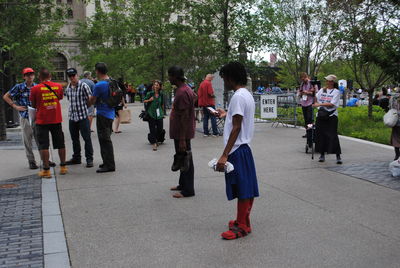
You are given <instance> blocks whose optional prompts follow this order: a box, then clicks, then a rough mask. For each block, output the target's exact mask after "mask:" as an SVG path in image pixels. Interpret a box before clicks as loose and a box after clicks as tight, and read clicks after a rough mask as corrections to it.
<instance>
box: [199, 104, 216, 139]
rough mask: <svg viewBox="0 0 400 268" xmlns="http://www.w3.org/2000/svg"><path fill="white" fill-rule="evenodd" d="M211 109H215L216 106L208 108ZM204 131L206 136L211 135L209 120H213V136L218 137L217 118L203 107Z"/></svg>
mask: <svg viewBox="0 0 400 268" xmlns="http://www.w3.org/2000/svg"><path fill="white" fill-rule="evenodd" d="M208 107H211V108H214V109H215V106H208ZM203 115H204V117H203V130H204V135H210V132H209V131H208V119H211V127H212V131H213V135H216V136H218V134H219V133H218V129H217V119H216V118H215V116H214V115H213V114H212V113H211V112H210V111H209V110H208V109H207V107H203Z"/></svg>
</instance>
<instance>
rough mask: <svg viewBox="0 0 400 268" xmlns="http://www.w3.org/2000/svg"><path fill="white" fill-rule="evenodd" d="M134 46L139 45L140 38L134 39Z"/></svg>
mask: <svg viewBox="0 0 400 268" xmlns="http://www.w3.org/2000/svg"><path fill="white" fill-rule="evenodd" d="M135 46H137V47H138V46H140V38H136V39H135Z"/></svg>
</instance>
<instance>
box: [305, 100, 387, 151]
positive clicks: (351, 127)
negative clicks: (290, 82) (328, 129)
mask: <svg viewBox="0 0 400 268" xmlns="http://www.w3.org/2000/svg"><path fill="white" fill-rule="evenodd" d="M338 111H339V129H338V132H339V134H340V135H344V136H349V137H353V138H358V139H363V140H368V141H373V142H377V143H382V144H389V142H390V134H391V131H392V129H391V128H388V127H386V126H385V125H384V124H383V116H384V114H385V111H384V110H382V109H381V108H380V107H379V106H374V107H373V113H372V119H368V107H367V106H361V107H346V108H339V110H338ZM315 112H316V110H315ZM297 116H298V120H299V121H298V125H300V126H304V118H303V112H302V111H301V107H299V108H298V109H297Z"/></svg>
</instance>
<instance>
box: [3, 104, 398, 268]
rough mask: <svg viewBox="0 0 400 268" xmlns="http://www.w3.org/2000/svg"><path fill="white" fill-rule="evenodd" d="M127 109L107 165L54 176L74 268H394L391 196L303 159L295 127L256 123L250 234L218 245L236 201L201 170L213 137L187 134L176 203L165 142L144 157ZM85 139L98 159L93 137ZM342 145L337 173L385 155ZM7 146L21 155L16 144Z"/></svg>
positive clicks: (137, 124)
mask: <svg viewBox="0 0 400 268" xmlns="http://www.w3.org/2000/svg"><path fill="white" fill-rule="evenodd" d="M63 104H64V106H65V108H66V103H65V102H64V103H63ZM131 109H132V111H133V122H132V124H130V125H122V128H121V130H122V133H121V134H117V135H113V137H112V138H113V141H114V146H115V152H116V162H117V172H115V173H112V174H101V175H98V174H96V173H95V169H87V168H85V167H84V166H83V165H82V166H74V167H71V168H70V174H69V175H67V176H64V177H61V178H60V177H59V178H58V181H57V186H58V192H59V196H60V202H61V211H62V216H63V221H64V228H65V232H66V237H67V242H68V250H69V255H70V259H71V263H72V266H73V267H363V268H364V267H398V263H400V255H399V254H398V253H399V252H400V228H399V222H400V206H399V204H400V191H397V190H394V189H391V188H388V187H384V186H381V185H377V184H375V183H371V182H369V181H366V180H363V179H359V178H356V177H357V176H353V175H352V176H348V175H345V174H346V173H345V172H344V171H343V170H336V168H337V167H336V164H335V161H334V157H328V160H327V162H326V163H323V164H320V163H318V162H317V161H316V160H314V161H312V160H311V157H310V156H309V155H305V154H304V140H302V139H301V138H300V137H301V135H302V134H303V131H301V130H298V129H290V128H282V127H279V128H271V125H270V124H257V125H256V132H255V138H254V141H253V144H252V149H253V153H254V156H255V160H256V166H257V172H258V178H259V186H260V193H261V197H260V198H258V199H256V201H255V205H254V210H253V213H252V223H253V233H252V234H251V235H249V236H248V237H246V238H244V239H240V240H237V241H224V240H221V239H220V237H219V234H220V233H221V232H223V231H225V230H226V228H227V226H226V225H227V223H228V221H229V220H230V219H233V218H234V216H235V208H236V203H235V202H228V201H227V200H226V196H225V185H224V178H223V175H222V174H219V173H215V172H213V171H212V170H211V169H209V168H208V167H207V163H208V161H209V160H211V159H212V158H214V157H217V156H219V155H220V153H221V151H222V138H211V137H210V138H203V137H202V135H197V137H196V139H195V140H194V141H193V154H194V160H195V187H196V196H195V197H193V198H190V199H182V200H176V199H173V198H172V197H171V192H170V191H169V187H171V186H174V185H176V183H177V178H178V174H176V173H173V172H171V171H170V165H171V162H172V154H173V145H172V142H171V141H169V140H167V142H166V144H165V145H163V146H161V147H160V148H159V151H157V152H153V151H152V150H151V146H150V145H148V144H147V133H148V127H147V125H146V124H145V123H143V122H141V121H139V120H138V118H137V116H138V114H139V111H140V107H139V106H138V105H134V106H131ZM64 110H65V109H64ZM167 122H168V120H165V123H166V129H168V126H167ZM64 131H65V134H66V137H67V138H68V130H67V128H66V127H64ZM93 141H94V142H93V144H94V145H95V165H98V164H100V163H101V160H100V154H99V148H98V141H97V135H96V133H94V134H93ZM341 144H342V149H343V152H344V155H343V160H344V163H345V165H344V168H345V167H347V166H352V165H353V166H354V165H361V164H366V163H374V162H376V160H377V159H379V161H380V162H387V163H388V162H390V160H391V159H392V157H393V152H392V151H391V150H388V149H387V148H384V147H381V146H374V145H368V144H363V143H358V142H354V141H350V140H345V139H341ZM67 146H68V148H71V143H70V141H69V138H68V140H67ZM9 152H12V153H15V152H17V151H8V152H7V154H8V153H9ZM4 153H5V151H0V154H2V159H3V158H4ZM17 153H19V154H18V155H19V156H20V157H21V159H22V156H23V151H19V152H17ZM70 155H71V151H70V150H69V152H68V156H70ZM6 163H8V164H9V166H8V169H7V172H6V174H10V173H11V174H14V173H18V172H19V173H23V172H22V171H21V169H22V167H21V166H18V165H17V164H15V161H14V162H13V163H12V164H11V161H9V160H6V161H5V163H1V164H0V167H1V168H2V170H3V168H4V167H5V166H4V165H5V164H6ZM24 164H25V162H24ZM382 167H384V166H382ZM382 172H386V170H383V171H382ZM14 177H15V176H14ZM9 178H10V177H9Z"/></svg>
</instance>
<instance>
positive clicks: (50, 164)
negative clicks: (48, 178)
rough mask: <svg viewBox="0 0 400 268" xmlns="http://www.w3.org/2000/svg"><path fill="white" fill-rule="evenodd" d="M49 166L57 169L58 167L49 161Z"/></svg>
mask: <svg viewBox="0 0 400 268" xmlns="http://www.w3.org/2000/svg"><path fill="white" fill-rule="evenodd" d="M49 166H50V167H55V166H57V164H56V163H54V162H52V161H49Z"/></svg>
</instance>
